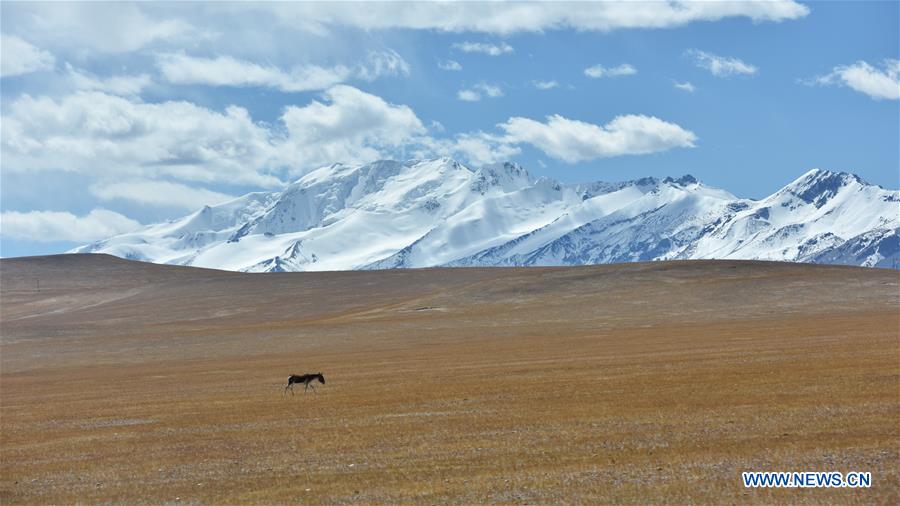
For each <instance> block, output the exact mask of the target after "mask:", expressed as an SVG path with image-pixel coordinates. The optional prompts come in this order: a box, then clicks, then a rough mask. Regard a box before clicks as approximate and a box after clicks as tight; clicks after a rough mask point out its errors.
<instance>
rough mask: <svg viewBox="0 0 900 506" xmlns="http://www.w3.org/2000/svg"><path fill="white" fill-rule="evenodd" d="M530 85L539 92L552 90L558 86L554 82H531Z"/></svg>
mask: <svg viewBox="0 0 900 506" xmlns="http://www.w3.org/2000/svg"><path fill="white" fill-rule="evenodd" d="M531 84H533V85H534V87H535V88H537V89H539V90H552V89H553V88H556V87H557V86H559V83H558V82H556V81H532V83H531Z"/></svg>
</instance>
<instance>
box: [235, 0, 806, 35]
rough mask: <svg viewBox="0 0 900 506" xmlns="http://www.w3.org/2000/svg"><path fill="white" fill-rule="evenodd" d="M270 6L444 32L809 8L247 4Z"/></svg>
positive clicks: (772, 4)
mask: <svg viewBox="0 0 900 506" xmlns="http://www.w3.org/2000/svg"><path fill="white" fill-rule="evenodd" d="M244 8H253V9H268V10H270V12H273V13H275V14H276V15H277V16H278V17H279V18H280V19H281V20H282V22H283V23H286V24H290V25H292V26H299V27H301V28H305V29H307V30H309V31H312V32H315V33H327V31H328V28H329V27H331V26H351V27H355V28H361V29H364V30H376V29H389V28H405V29H416V30H439V31H444V32H481V33H491V34H500V35H505V34H512V33H517V32H542V31H547V30H562V29H575V30H580V31H610V30H617V29H627V28H668V27H673V26H682V25H686V24H688V23H692V22H697V21H719V20H722V19H726V18H734V17H746V18H750V19H751V20H753V21H754V22H763V21H774V22H780V21H785V20H789V19H797V18H801V17H803V16H806V15H807V14H808V13H809V8H808V7H806V6H805V5H803V4H800V3H798V2H796V1H793V0H786V1H741V2H692V1H670V2H628V1H612V2H515V3H513V2H510V3H507V2H416V3H393V2H375V3H370V4H366V6H365V8H364V9H363V8H360V7H359V6H358V4H356V3H345V2H309V3H306V2H303V3H300V2H298V3H275V4H266V5H262V6H260V5H245V6H244Z"/></svg>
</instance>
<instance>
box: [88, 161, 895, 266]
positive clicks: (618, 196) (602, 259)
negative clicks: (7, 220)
mask: <svg viewBox="0 0 900 506" xmlns="http://www.w3.org/2000/svg"><path fill="white" fill-rule="evenodd" d="M898 232H900V191H897V190H886V189H884V188H881V187H880V186H876V185H872V184H869V183H866V182H865V181H863V180H862V179H860V178H859V177H857V176H855V175H853V174H849V173H844V172H831V171H827V170H818V169H816V170H811V171H809V172H807V173H806V174H803V175H802V176H800V177H799V178H798V179H796V180H795V181H793V182H792V183H790V184H788V185H787V186H785V187H784V188H782V189H781V190H779V191H777V192H776V193H774V194H772V195H770V196H769V197H766V198H764V199H761V200H751V199H742V198H738V197H736V196H734V195H732V194H731V193H728V192H727V191H724V190H721V189H717V188H712V187H709V186H707V185H705V184H703V183H701V182H700V181H698V180H697V179H695V178H694V177H692V176H689V175H688V176H682V177H680V178H677V179H673V178H665V179H657V178H643V179H637V180H633V181H626V182H619V183H606V182H597V183H591V184H579V185H566V184H561V183H559V182H557V181H555V180H552V179H548V178H534V177H533V176H531V174H529V173H528V172H527V171H526V170H525V169H523V168H522V167H521V166H519V165H517V164H514V163H503V164H495V165H488V166H485V167H481V168H477V169H472V168H469V167H466V166H465V165H463V164H461V163H459V162H457V161H454V160H452V159H448V158H440V159H435V160H409V161H406V162H398V161H393V160H382V161H377V162H374V163H370V164H366V165H354V166H350V165H342V164H335V165H331V166H328V167H322V168H320V169H318V170H316V171H313V172H311V173H309V174H307V175H305V176H303V177H302V178H300V179H299V180H297V181H296V182H294V183H292V184H290V185H288V186H287V187H286V188H285V189H284V190H283V191H278V192H260V193H250V194H247V195H244V196H243V197H240V198H237V199H235V200H232V201H230V202H225V203H223V204H219V205H216V206H206V207H203V208H202V209H200V210H198V211H196V212H194V213H193V214H190V215H188V216H185V217H183V218H181V219H178V220H173V221H170V222H166V223H160V224H154V225H149V226H146V227H144V228H142V229H140V230H137V231H135V232H131V233H127V234H122V235H118V236H114V237H111V238H108V239H105V240H102V241H98V242H94V243H91V244H88V245H85V246H82V247H80V248H77V249H75V250H73V252H77V253H108V254H112V255H116V256H119V257H123V258H128V259H133V260H141V261H148V262H155V263H167V264H178V265H192V266H198V267H209V268H216V269H225V270H234V271H246V272H280V271H324V270H351V269H389V268H413V267H431V266H528V265H582V264H598V263H612V262H633V261H647V260H671V259H701V258H719V259H726V258H728V259H755V260H780V261H790V262H813V263H829V264H846V265H862V266H868V267H889V268H900V235H898Z"/></svg>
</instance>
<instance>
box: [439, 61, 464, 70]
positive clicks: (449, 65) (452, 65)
mask: <svg viewBox="0 0 900 506" xmlns="http://www.w3.org/2000/svg"><path fill="white" fill-rule="evenodd" d="M438 68H439V69H441V70H453V71H459V70H462V65H460V64H459V62H458V61H454V60H442V61H439V62H438Z"/></svg>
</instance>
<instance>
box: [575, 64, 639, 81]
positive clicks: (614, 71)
mask: <svg viewBox="0 0 900 506" xmlns="http://www.w3.org/2000/svg"><path fill="white" fill-rule="evenodd" d="M634 74H637V69H636V68H634V67H633V66H632V65H629V64H627V63H623V64H621V65H617V66H615V67H604V66H603V65H594V66H593V67H588V68H586V69H584V75H586V76H588V77H593V78H600V77H619V76H630V75H634Z"/></svg>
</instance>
